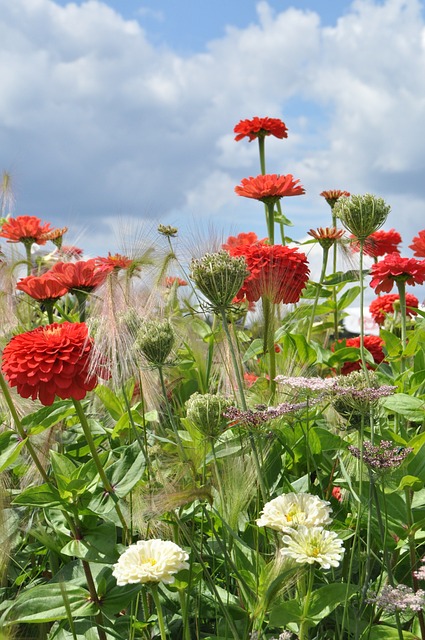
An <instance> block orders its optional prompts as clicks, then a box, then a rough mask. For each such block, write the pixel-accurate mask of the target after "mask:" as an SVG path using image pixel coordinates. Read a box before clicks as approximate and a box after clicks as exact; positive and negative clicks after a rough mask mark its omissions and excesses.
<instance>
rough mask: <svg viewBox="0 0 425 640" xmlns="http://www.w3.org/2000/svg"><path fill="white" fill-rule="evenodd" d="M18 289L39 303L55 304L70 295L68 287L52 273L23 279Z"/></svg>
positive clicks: (17, 286)
mask: <svg viewBox="0 0 425 640" xmlns="http://www.w3.org/2000/svg"><path fill="white" fill-rule="evenodd" d="M16 288H17V289H19V290H20V291H24V292H25V293H27V294H28V295H29V296H31V298H34V300H38V301H39V302H54V301H55V300H58V299H59V298H61V297H62V296H64V295H66V294H67V293H68V289H67V287H66V286H65V285H64V284H63V283H62V282H60V281H59V280H58V279H57V278H56V277H55V276H54V275H52V273H51V272H50V271H48V272H47V273H44V274H43V275H41V276H28V277H27V278H21V280H19V282H18V283H17V285H16Z"/></svg>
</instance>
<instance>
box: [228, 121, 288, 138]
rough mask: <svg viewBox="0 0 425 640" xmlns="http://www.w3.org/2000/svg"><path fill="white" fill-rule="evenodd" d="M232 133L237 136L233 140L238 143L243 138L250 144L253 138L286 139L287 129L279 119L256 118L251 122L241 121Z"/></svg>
mask: <svg viewBox="0 0 425 640" xmlns="http://www.w3.org/2000/svg"><path fill="white" fill-rule="evenodd" d="M233 131H234V132H235V133H236V134H237V135H236V136H235V140H236V141H237V142H238V141H239V140H242V139H243V138H248V139H249V141H250V142H252V141H253V140H255V138H259V137H265V136H275V138H279V139H282V138H287V137H288V129H287V127H286V124H285V123H284V122H282V120H280V119H279V118H258V116H255V117H254V118H252V120H241V121H240V122H239V123H238V124H237V125H235V128H234V129H233Z"/></svg>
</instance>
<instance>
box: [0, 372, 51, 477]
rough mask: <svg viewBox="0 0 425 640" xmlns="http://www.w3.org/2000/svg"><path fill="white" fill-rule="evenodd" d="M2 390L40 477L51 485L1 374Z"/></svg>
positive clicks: (0, 385)
mask: <svg viewBox="0 0 425 640" xmlns="http://www.w3.org/2000/svg"><path fill="white" fill-rule="evenodd" d="M0 389H1V390H2V392H3V395H4V398H5V400H6V404H7V406H8V407H9V411H10V413H11V415H12V418H13V422H14V424H15V427H16V430H17V432H18V433H19V435H20V437H21V438H22V440H26V442H25V446H26V448H27V450H28V453H29V454H30V456H31V458H32V460H33V462H34V464H35V466H36V467H37V469H38V471H39V472H40V475H41V477H42V478H43V480H44V482H47V483H49V478H48V476H47V473H46V471H45V470H44V467H43V465H42V464H41V462H40V460H39V458H38V456H37V453H36V451H35V449H34V447H33V446H32V444H31V442H30V439H29V436H28V434H27V433H26V431H25V429H24V428H23V426H22V424H21V421H20V419H19V416H18V412H17V411H16V407H15V405H14V403H13V400H12V396H11V394H10V391H9V387H8V385H7V383H6V380H5V379H4V377H3V374H2V373H0Z"/></svg>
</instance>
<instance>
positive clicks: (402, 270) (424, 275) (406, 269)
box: [370, 253, 425, 293]
mask: <svg viewBox="0 0 425 640" xmlns="http://www.w3.org/2000/svg"><path fill="white" fill-rule="evenodd" d="M371 275H372V280H371V282H370V286H371V287H372V289H375V293H389V292H390V291H391V289H392V288H393V286H394V282H397V281H398V282H405V283H406V284H409V285H412V286H414V285H415V284H423V282H424V281H425V260H416V259H415V258H402V257H401V256H399V254H398V253H390V254H388V255H387V256H385V258H384V259H383V260H381V261H380V262H377V263H376V264H374V265H372V268H371Z"/></svg>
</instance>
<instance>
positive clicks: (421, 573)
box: [413, 558, 425, 580]
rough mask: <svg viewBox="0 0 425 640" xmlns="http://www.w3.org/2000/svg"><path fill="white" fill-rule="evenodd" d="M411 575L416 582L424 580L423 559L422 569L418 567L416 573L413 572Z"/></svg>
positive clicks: (424, 561) (423, 560)
mask: <svg viewBox="0 0 425 640" xmlns="http://www.w3.org/2000/svg"><path fill="white" fill-rule="evenodd" d="M413 575H414V576H415V578H417V579H418V580H425V558H422V567H419V569H418V570H417V571H414V572H413Z"/></svg>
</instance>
